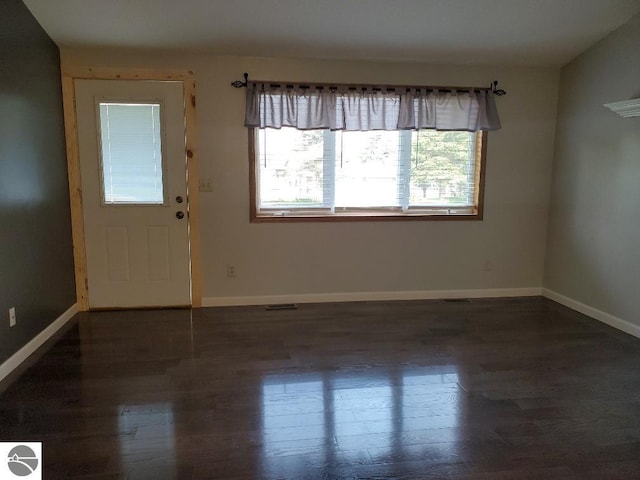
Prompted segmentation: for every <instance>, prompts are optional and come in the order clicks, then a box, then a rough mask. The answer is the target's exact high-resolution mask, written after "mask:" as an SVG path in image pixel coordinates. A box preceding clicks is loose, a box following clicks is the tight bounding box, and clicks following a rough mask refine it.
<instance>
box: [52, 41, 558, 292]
mask: <svg viewBox="0 0 640 480" xmlns="http://www.w3.org/2000/svg"><path fill="white" fill-rule="evenodd" d="M62 56H63V65H76V66H114V67H136V68H189V69H192V70H194V71H195V73H196V78H197V90H198V103H197V109H198V130H199V144H200V145H199V146H200V148H199V151H200V162H201V167H200V175H201V177H203V178H211V179H213V187H214V188H213V190H214V191H213V192H212V193H202V194H201V213H202V215H201V219H200V220H201V226H202V246H203V270H204V277H205V278H204V296H205V297H209V298H212V297H225V298H226V297H246V296H264V295H267V296H268V295H291V294H326V293H352V292H401V291H423V290H458V289H493V288H526V287H540V286H541V285H542V275H543V263H544V249H545V247H544V246H545V239H546V234H547V232H546V228H547V212H548V203H547V202H548V198H549V186H550V181H551V163H552V155H553V152H552V150H553V142H554V131H555V115H556V105H557V86H558V74H559V72H558V70H557V69H545V68H504V67H471V66H442V65H427V64H399V63H371V62H366V63H365V62H355V61H354V62H347V61H325V60H293V59H273V58H247V57H214V56H206V55H183V54H174V53H153V54H151V53H149V52H133V51H128V52H126V51H125V52H122V51H121V52H117V51H96V50H91V51H83V50H72V51H71V50H64V49H63V52H62ZM243 72H249V73H250V75H251V78H254V79H261V80H290V81H314V82H323V81H326V82H363V83H380V84H394V83H398V84H418V85H461V86H475V85H479V86H484V85H489V83H490V81H492V80H494V79H498V80H499V81H500V84H501V86H502V87H503V88H505V89H506V90H507V91H508V95H507V96H506V97H503V98H500V99H498V100H497V103H498V108H499V111H500V114H501V118H502V124H503V129H502V130H500V131H498V132H491V133H490V134H489V143H488V146H489V147H488V160H487V180H486V193H485V220H484V221H482V222H376V223H315V224H314V223H300V224H250V223H249V191H248V159H247V133H246V129H245V128H244V127H243V126H242V123H243V114H244V113H243V109H244V90H236V89H233V88H231V87H230V82H231V81H233V80H236V79H240V78H241V77H242V73H243ZM486 262H490V263H491V266H492V269H491V271H489V272H487V271H485V268H484V267H485V263H486ZM227 264H233V265H235V266H236V270H237V277H236V278H234V279H228V278H227V277H226V265H227Z"/></svg>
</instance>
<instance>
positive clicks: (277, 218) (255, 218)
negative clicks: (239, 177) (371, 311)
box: [251, 210, 482, 223]
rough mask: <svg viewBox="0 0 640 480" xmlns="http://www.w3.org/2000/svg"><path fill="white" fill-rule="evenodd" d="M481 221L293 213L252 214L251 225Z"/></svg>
mask: <svg viewBox="0 0 640 480" xmlns="http://www.w3.org/2000/svg"><path fill="white" fill-rule="evenodd" d="M474 220H482V212H478V211H475V210H474V211H473V212H464V213H443V212H434V213H425V212H423V211H422V212H414V213H412V212H408V213H390V212H371V211H366V212H364V211H363V212H354V211H349V212H344V213H333V214H331V213H324V212H295V213H286V214H284V213H280V214H278V213H253V212H252V214H251V223H295V222H387V221H401V222H402V221H474Z"/></svg>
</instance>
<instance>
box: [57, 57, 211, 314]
mask: <svg viewBox="0 0 640 480" xmlns="http://www.w3.org/2000/svg"><path fill="white" fill-rule="evenodd" d="M80 79H84V80H156V81H163V80H164V81H179V82H182V85H183V91H184V103H185V139H186V149H185V163H186V168H187V192H188V198H189V217H188V218H189V249H190V263H191V306H192V307H194V308H198V307H201V306H202V267H201V265H202V262H201V250H200V222H199V219H200V201H199V191H198V184H199V180H198V155H197V149H196V134H197V130H196V83H195V76H194V73H193V72H192V71H190V70H176V71H158V70H140V69H113V68H94V67H63V69H62V100H63V106H64V126H65V138H66V144H67V168H68V176H69V201H70V204H71V229H72V237H73V260H74V267H75V275H76V299H77V300H76V301H77V304H78V310H80V311H86V310H89V298H88V285H89V282H88V277H87V254H86V252H87V251H86V243H85V235H84V217H83V210H82V184H81V183H80V155H79V148H78V119H77V116H76V92H75V86H74V84H75V80H80Z"/></svg>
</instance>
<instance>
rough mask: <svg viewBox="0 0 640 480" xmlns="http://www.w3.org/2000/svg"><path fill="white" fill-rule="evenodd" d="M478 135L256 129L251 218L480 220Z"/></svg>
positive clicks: (421, 131) (284, 128)
mask: <svg viewBox="0 0 640 480" xmlns="http://www.w3.org/2000/svg"><path fill="white" fill-rule="evenodd" d="M483 137H484V135H483V133H482V132H467V131H436V130H420V131H366V132H359V131H357V132H355V131H353V132H352V131H349V132H343V131H338V132H332V131H329V130H296V129H294V128H291V127H288V128H287V127H283V128H281V129H272V128H261V129H255V130H254V132H253V139H254V142H255V144H254V148H253V149H252V150H253V151H254V152H255V155H254V158H253V159H252V166H253V169H254V175H253V178H255V184H254V185H253V186H252V188H254V189H255V192H256V195H255V201H256V203H255V205H256V211H255V218H265V219H266V218H279V219H283V218H298V219H299V218H301V217H302V218H314V217H316V218H317V217H335V218H337V217H361V218H366V217H380V218H386V217H389V216H394V217H398V218H403V217H404V218H410V217H418V218H420V217H425V216H430V217H431V216H449V217H454V216H466V217H469V216H472V217H478V216H479V214H480V213H481V204H480V199H481V193H482V192H481V187H482V184H481V170H482V160H483V155H482V152H483V149H482V145H483Z"/></svg>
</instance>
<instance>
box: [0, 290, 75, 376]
mask: <svg viewBox="0 0 640 480" xmlns="http://www.w3.org/2000/svg"><path fill="white" fill-rule="evenodd" d="M76 313H78V304H77V303H74V304H73V305H72V306H71V307H69V309H68V310H67V311H66V312H64V313H63V314H62V315H60V316H59V317H58V318H57V319H56V320H54V321H53V322H52V323H51V324H49V326H48V327H46V328H45V329H44V330H42V331H41V332H40V333H39V334H38V335H36V336H35V337H33V338H32V339H31V340H30V341H29V342H28V343H27V344H26V345H25V346H24V347H22V348H21V349H20V350H18V351H17V352H16V353H14V354H13V355H12V356H10V357H9V358H8V359H7V360H5V361H4V363H2V365H0V382H1V381H2V380H4V379H5V378H6V377H7V376H8V375H9V374H10V373H11V372H13V371H14V370H15V369H16V368H18V367H19V366H20V364H21V363H22V362H24V361H25V360H26V359H27V358H29V356H30V355H31V354H33V353H34V352H35V351H36V350H37V349H38V348H40V347H41V346H42V345H43V344H44V342H46V341H47V340H49V339H50V338H51V337H52V336H53V335H54V334H55V333H56V332H57V331H58V330H60V329H61V328H62V327H64V325H65V324H66V323H67V322H68V321H69V320H71V318H72V317H73V316H74V315H75V314H76Z"/></svg>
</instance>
